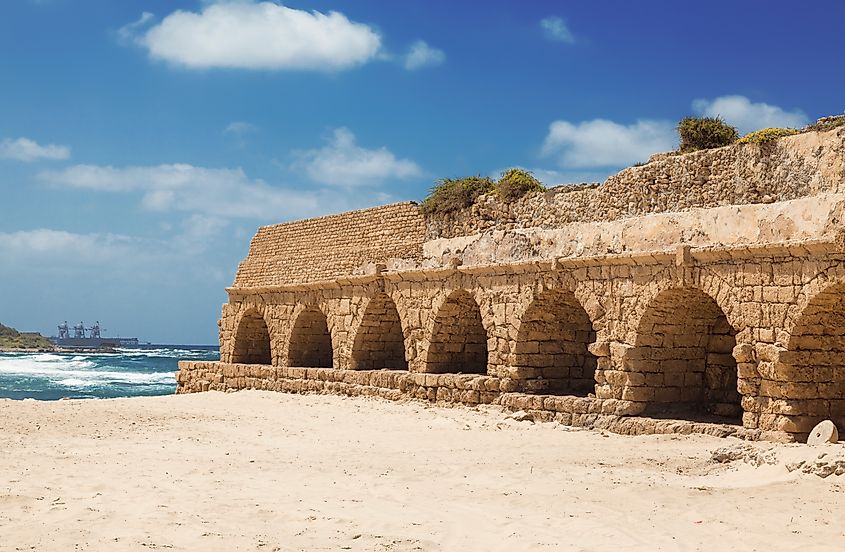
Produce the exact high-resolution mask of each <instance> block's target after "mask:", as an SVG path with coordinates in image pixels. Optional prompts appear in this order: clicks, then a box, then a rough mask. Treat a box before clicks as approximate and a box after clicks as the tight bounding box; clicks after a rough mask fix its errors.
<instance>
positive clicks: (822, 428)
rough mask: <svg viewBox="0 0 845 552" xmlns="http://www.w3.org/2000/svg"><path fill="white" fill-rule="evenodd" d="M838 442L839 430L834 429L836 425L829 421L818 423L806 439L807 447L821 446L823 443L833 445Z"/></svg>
mask: <svg viewBox="0 0 845 552" xmlns="http://www.w3.org/2000/svg"><path fill="white" fill-rule="evenodd" d="M838 440H839V430H837V429H836V424H834V423H833V422H831V421H830V420H824V421H822V422H819V423H818V425H816V427H814V428H813V431H811V432H810V436H809V437H807V444H808V445H821V444H823V443H835V442H837V441H838Z"/></svg>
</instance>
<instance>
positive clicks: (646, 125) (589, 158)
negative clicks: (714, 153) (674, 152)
mask: <svg viewBox="0 0 845 552" xmlns="http://www.w3.org/2000/svg"><path fill="white" fill-rule="evenodd" d="M676 145H677V138H676V137H675V128H674V125H673V124H672V123H670V122H668V121H654V120H640V121H637V122H636V123H634V124H631V125H623V124H619V123H615V122H613V121H608V120H605V119H593V120H591V121H583V122H581V123H571V122H569V121H554V122H553V123H552V124H551V125H549V132H548V135H547V136H546V140H545V142H544V143H543V149H542V152H543V154H544V155H546V156H550V157H555V158H556V159H557V162H558V164H559V165H560V166H561V167H565V168H567V169H586V168H597V167H611V168H612V167H622V166H625V165H630V164H633V163H636V162H639V161H645V160H646V159H648V157H649V155H651V154H652V153H656V152H660V151H668V150H671V149H673V148H674V147H675V146H676Z"/></svg>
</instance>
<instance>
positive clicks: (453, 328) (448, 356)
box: [426, 290, 487, 374]
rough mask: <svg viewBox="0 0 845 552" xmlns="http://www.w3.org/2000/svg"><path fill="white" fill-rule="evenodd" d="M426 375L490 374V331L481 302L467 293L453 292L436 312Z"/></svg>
mask: <svg viewBox="0 0 845 552" xmlns="http://www.w3.org/2000/svg"><path fill="white" fill-rule="evenodd" d="M426 372H429V373H434V374H444V373H464V374H486V373H487V332H486V331H484V326H483V325H482V323H481V311H480V310H479V308H478V303H476V302H475V299H473V298H472V295H470V294H469V293H467V292H466V291H463V290H460V291H455V292H453V293H452V294H451V295H450V296H449V298H448V299H446V302H445V303H443V306H441V307H440V311H439V312H438V313H437V318H436V319H435V320H434V331H433V332H432V336H431V343H430V345H429V348H428V356H427V357H426Z"/></svg>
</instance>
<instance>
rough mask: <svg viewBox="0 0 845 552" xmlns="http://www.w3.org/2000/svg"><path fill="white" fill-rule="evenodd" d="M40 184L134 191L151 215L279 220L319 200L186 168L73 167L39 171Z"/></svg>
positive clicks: (239, 175) (227, 172) (230, 173)
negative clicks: (183, 213) (197, 214)
mask: <svg viewBox="0 0 845 552" xmlns="http://www.w3.org/2000/svg"><path fill="white" fill-rule="evenodd" d="M38 178H39V179H40V180H41V181H42V182H46V183H49V184H53V185H55V186H61V187H68V188H81V189H88V190H97V191H103V192H136V193H140V194H141V204H142V205H143V207H144V208H146V209H148V210H150V211H159V212H166V211H193V212H200V213H205V214H208V215H214V216H220V217H228V218H257V219H263V220H281V219H283V218H286V217H291V216H297V217H299V216H303V215H310V214H313V213H315V212H318V211H320V210H321V208H322V201H321V196H320V195H319V194H318V193H314V192H301V191H298V190H292V189H289V188H280V187H276V186H270V185H269V184H267V183H266V182H264V181H262V180H252V179H250V178H248V177H247V175H246V174H245V173H244V171H243V170H242V169H211V168H205V167H196V166H193V165H189V164H172V165H157V166H142V167H111V166H100V165H74V166H71V167H68V168H66V169H63V170H59V171H43V172H41V173H39V175H38Z"/></svg>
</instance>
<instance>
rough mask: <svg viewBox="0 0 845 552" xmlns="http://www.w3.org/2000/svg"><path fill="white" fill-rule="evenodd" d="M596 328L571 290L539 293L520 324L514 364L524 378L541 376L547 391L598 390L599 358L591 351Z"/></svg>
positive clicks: (579, 391) (512, 363)
mask: <svg viewBox="0 0 845 552" xmlns="http://www.w3.org/2000/svg"><path fill="white" fill-rule="evenodd" d="M595 340H596V331H595V329H594V328H593V324H592V322H591V320H590V317H589V315H588V314H587V312H586V310H585V309H584V307H583V306H582V305H581V303H580V302H579V301H578V299H577V298H576V297H575V295H574V294H573V293H571V292H566V291H561V290H555V289H550V290H546V291H543V292H540V293H538V294H537V295H536V296H535V297H534V299H533V300H532V301H531V303H530V304H529V306H528V308H527V309H526V310H525V312H524V314H523V315H522V318H521V320H520V324H519V331H518V332H517V338H516V344H515V348H514V352H513V354H512V355H511V365H512V366H513V368H515V373H517V374H519V375H520V376H521V377H524V378H539V379H541V380H542V381H543V386H542V387H543V388H544V390H547V391H551V392H564V393H571V394H587V393H589V392H592V391H594V389H595V371H596V364H597V359H596V357H595V356H594V355H593V354H592V353H590V352H589V351H588V350H587V346H588V345H589V344H590V343H593V342H595Z"/></svg>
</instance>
